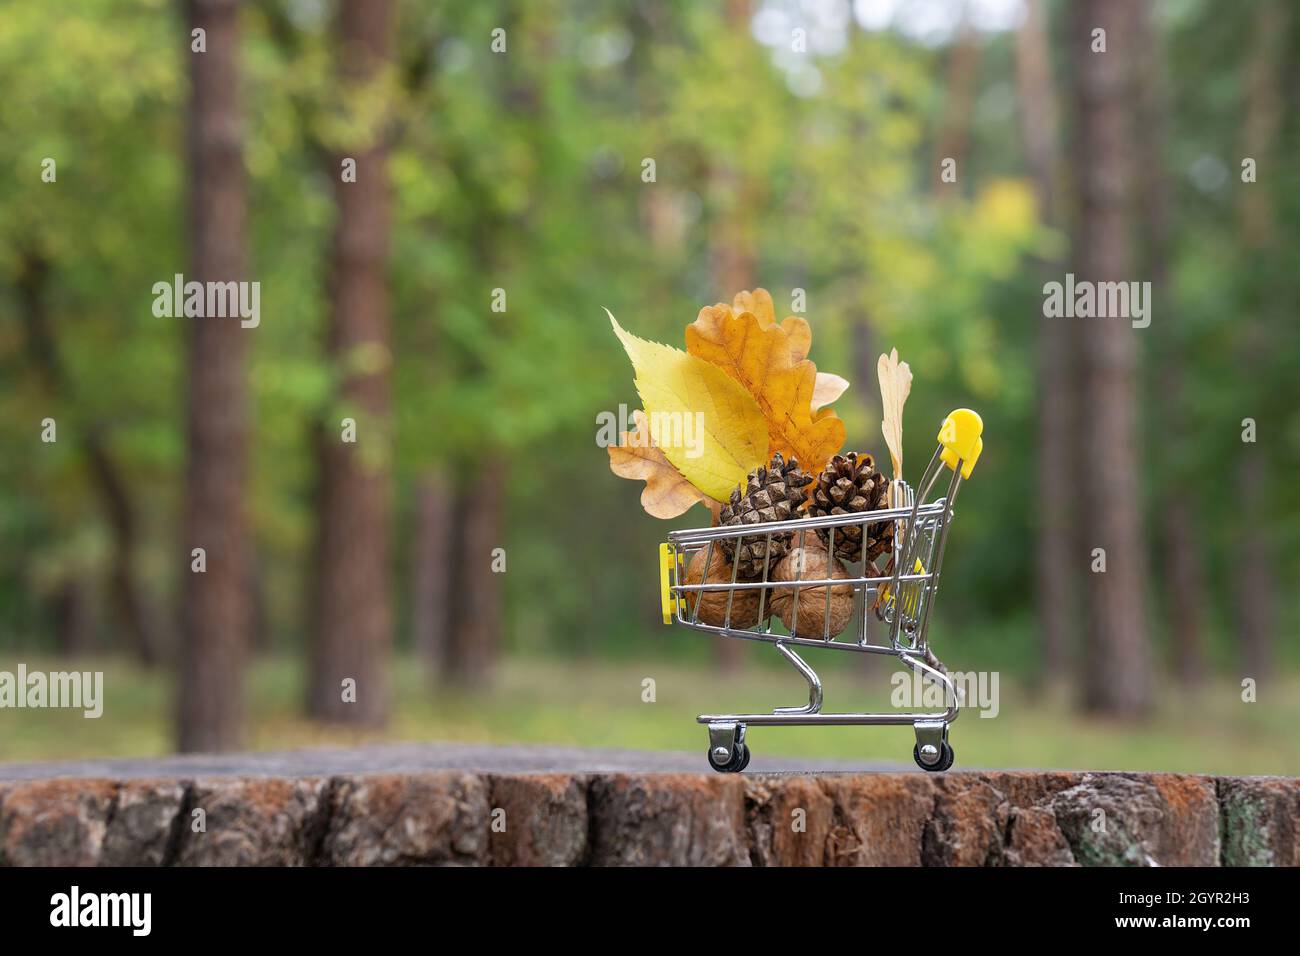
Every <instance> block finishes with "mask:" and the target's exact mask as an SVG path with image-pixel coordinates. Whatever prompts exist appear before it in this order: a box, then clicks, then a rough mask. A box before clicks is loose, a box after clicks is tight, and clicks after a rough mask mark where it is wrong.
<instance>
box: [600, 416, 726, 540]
mask: <svg viewBox="0 0 1300 956" xmlns="http://www.w3.org/2000/svg"><path fill="white" fill-rule="evenodd" d="M632 419H633V421H634V422H635V423H636V430H635V431H631V432H623V433H622V434H621V435H620V436H619V443H618V444H617V445H610V446H609V448H608V451H609V470H610V471H612V472H613V473H614V474H616V475H618V476H619V477H620V478H630V479H632V480H633V481H636V480H643V481H645V489H644V490H643V491H642V492H641V507H642V508H644V509H645V510H646V514H648V515H651V516H653V517H655V518H676V517H677V516H678V515H679V514H681V513H682V512H684V511H686V510H687V509H688V508H690V507H691V505H693V504H695V503H696V502H700V503H702V504H704V505H705V507H707V508H709V510H710V511H716V510H717V509H718V508H720V507H721V504H720V503H719V502H717V501H714V500H713V499H712V498H710V497H709V496H708V495H706V494H704V492H702V491H700V489H698V488H696V487H695V486H694V485H693V484H691V483H690V482H689V481H687V480H686V478H685V476H684V475H682V473H681V472H680V471H678V470H677V468H676V466H675V465H673V463H672V462H671V461H669V460H668V459H667V458H666V457H664V453H663V451H662V449H660V448H658V447H657V446H656V445H655V443H654V438H653V436H651V434H650V419H648V418H647V417H646V414H645V412H643V411H641V410H640V409H637V410H636V411H635V412H633V413H632Z"/></svg>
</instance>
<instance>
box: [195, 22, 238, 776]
mask: <svg viewBox="0 0 1300 956" xmlns="http://www.w3.org/2000/svg"><path fill="white" fill-rule="evenodd" d="M187 10H188V26H189V28H190V29H191V30H193V29H195V28H202V29H203V30H204V31H205V32H206V52H204V53H189V54H187V55H188V56H189V61H190V78H191V97H192V102H191V109H190V129H189V153H190V156H189V161H190V230H191V245H192V256H193V263H192V266H191V275H190V276H188V277H187V278H188V279H189V280H190V281H198V282H209V281H216V282H226V281H244V280H246V279H247V278H248V276H247V274H246V272H245V262H244V188H245V187H244V165H243V154H242V141H241V129H240V105H239V93H238V74H239V70H238V63H237V59H238V53H239V47H238V23H237V15H238V5H237V4H236V3H234V2H233V0H189V3H188V5H187ZM187 41H188V37H187ZM187 322H188V324H189V326H190V359H189V410H188V432H189V467H188V471H187V475H186V502H185V516H184V552H183V554H182V555H180V556H179V557H180V558H181V560H183V561H184V565H183V566H184V569H185V570H184V586H183V589H182V597H181V635H182V652H181V667H180V699H179V727H178V730H179V733H178V746H179V748H180V749H181V750H183V751H200V750H204V751H207V750H227V749H232V748H234V747H237V746H238V745H239V743H240V740H241V735H242V723H243V714H244V667H245V658H246V655H247V645H248V632H249V625H250V602H249V594H248V559H249V542H248V535H247V526H246V516H245V508H244V502H245V501H246V499H247V495H246V488H247V482H246V478H247V475H246V472H247V463H246V456H247V437H248V427H247V409H246V395H245V382H244V353H245V348H246V342H247V336H248V335H249V334H250V333H249V331H248V330H246V329H244V328H241V326H240V323H239V322H238V321H235V320H231V319H228V318H227V319H223V318H214V317H208V318H199V319H193V320H187ZM195 548H202V549H204V551H205V560H206V570H205V571H203V572H195V571H193V570H191V567H192V564H191V562H192V558H191V553H192V551H193V549H195Z"/></svg>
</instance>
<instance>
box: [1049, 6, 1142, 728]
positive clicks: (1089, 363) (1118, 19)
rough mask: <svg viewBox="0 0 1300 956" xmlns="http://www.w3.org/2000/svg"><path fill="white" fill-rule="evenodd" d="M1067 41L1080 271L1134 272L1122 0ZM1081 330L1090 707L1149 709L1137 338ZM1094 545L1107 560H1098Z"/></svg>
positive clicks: (1081, 20)
mask: <svg viewBox="0 0 1300 956" xmlns="http://www.w3.org/2000/svg"><path fill="white" fill-rule="evenodd" d="M1073 10H1074V11H1075V14H1076V20H1075V22H1074V29H1073V31H1072V33H1073V37H1072V41H1071V42H1072V44H1073V45H1074V48H1075V51H1076V53H1077V55H1078V61H1077V64H1076V71H1075V83H1076V90H1075V93H1076V97H1077V112H1078V124H1079V125H1078V130H1077V141H1076V143H1075V155H1076V157H1077V162H1078V171H1079V185H1078V194H1079V201H1080V207H1081V208H1080V211H1079V228H1078V241H1077V246H1076V253H1075V264H1076V272H1077V274H1078V276H1077V278H1078V279H1079V280H1086V281H1092V282H1128V281H1130V280H1131V279H1133V278H1134V275H1133V256H1132V245H1131V241H1130V238H1131V237H1130V222H1129V215H1128V211H1129V203H1130V182H1131V169H1132V162H1133V144H1132V140H1131V137H1132V132H1133V131H1132V129H1131V122H1132V119H1133V117H1132V115H1131V112H1130V103H1131V94H1132V83H1131V77H1132V64H1133V61H1134V58H1135V56H1136V55H1137V53H1138V51H1136V50H1135V49H1134V43H1133V36H1132V32H1131V23H1132V15H1131V8H1130V7H1129V4H1128V3H1127V0H1080V2H1079V3H1078V4H1076V5H1075V6H1074V7H1073ZM1097 27H1102V28H1104V29H1105V31H1106V50H1105V52H1097V53H1094V52H1092V50H1091V45H1092V42H1093V40H1092V31H1093V29H1094V28H1097ZM1058 321H1074V322H1076V323H1086V324H1087V327H1086V328H1080V329H1079V333H1080V335H1079V345H1080V359H1081V361H1082V371H1083V374H1082V390H1081V395H1082V405H1081V413H1082V414H1081V424H1082V428H1081V432H1082V439H1083V440H1082V449H1083V454H1084V458H1083V462H1082V464H1081V465H1080V466H1079V468H1078V469H1077V470H1076V474H1075V475H1074V476H1073V478H1074V481H1073V485H1074V487H1076V488H1078V489H1079V492H1080V503H1081V505H1082V515H1081V522H1080V527H1081V528H1082V536H1083V543H1084V548H1085V549H1086V553H1085V554H1083V555H1078V556H1077V558H1076V561H1077V566H1078V567H1079V568H1081V569H1082V570H1083V573H1084V577H1085V579H1086V582H1087V583H1086V586H1085V593H1086V595H1087V599H1088V612H1089V613H1088V623H1087V630H1086V634H1087V641H1086V643H1087V665H1086V667H1085V670H1084V673H1085V687H1084V706H1085V707H1086V708H1087V709H1088V710H1090V711H1093V712H1097V713H1105V714H1111V715H1115V716H1137V715H1141V714H1144V713H1146V712H1147V711H1148V710H1149V709H1150V707H1151V703H1152V696H1151V665H1150V659H1149V658H1150V654H1149V649H1148V644H1147V631H1146V623H1147V622H1146V543H1145V537H1144V534H1143V529H1142V512H1141V508H1140V493H1141V490H1140V487H1139V482H1138V444H1137V423H1136V420H1135V419H1136V389H1137V370H1136V364H1137V342H1136V340H1135V338H1134V336H1135V330H1134V329H1133V328H1132V326H1131V320H1130V319H1127V318H1123V317H1118V318H1106V319H1099V318H1090V319H1074V320H1068V319H1060V320H1058ZM1096 549H1102V550H1103V551H1104V560H1105V570H1104V571H1102V570H1095V567H1096V565H1095V562H1096V561H1097V560H1098V558H1097V557H1096V555H1097V554H1098V552H1097V551H1096Z"/></svg>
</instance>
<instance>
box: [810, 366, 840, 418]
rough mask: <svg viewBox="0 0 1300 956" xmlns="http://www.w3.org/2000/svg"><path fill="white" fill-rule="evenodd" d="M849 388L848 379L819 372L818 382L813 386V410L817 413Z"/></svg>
mask: <svg viewBox="0 0 1300 956" xmlns="http://www.w3.org/2000/svg"><path fill="white" fill-rule="evenodd" d="M848 387H849V383H848V380H847V379H843V378H840V377H839V376H838V375H836V374H834V373H833V372H818V373H817V382H816V384H815V385H813V397H812V409H813V411H817V409H819V408H821V407H822V406H823V405H829V404H830V403H831V402H833V401H835V400H836V399H837V398H839V397H840V396H841V395H843V394H844V391H845V389H847V388H848Z"/></svg>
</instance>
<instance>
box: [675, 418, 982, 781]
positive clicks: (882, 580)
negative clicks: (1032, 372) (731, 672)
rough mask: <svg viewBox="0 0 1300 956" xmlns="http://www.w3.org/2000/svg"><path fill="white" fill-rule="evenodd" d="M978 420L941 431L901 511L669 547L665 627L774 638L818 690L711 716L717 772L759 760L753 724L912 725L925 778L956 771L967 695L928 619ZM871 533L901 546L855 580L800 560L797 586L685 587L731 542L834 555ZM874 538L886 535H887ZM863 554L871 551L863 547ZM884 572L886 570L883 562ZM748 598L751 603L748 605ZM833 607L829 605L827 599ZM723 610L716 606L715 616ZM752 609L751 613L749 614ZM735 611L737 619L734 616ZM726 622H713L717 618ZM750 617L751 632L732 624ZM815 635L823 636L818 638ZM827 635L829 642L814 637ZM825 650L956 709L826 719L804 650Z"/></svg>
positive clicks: (715, 533)
mask: <svg viewBox="0 0 1300 956" xmlns="http://www.w3.org/2000/svg"><path fill="white" fill-rule="evenodd" d="M983 428H984V426H983V422H981V421H980V417H979V416H978V415H977V414H976V413H975V412H972V411H970V410H969V409H958V410H956V411H954V412H952V413H951V414H950V415H949V416H948V417H947V418H945V419H944V421H943V424H942V426H941V427H940V430H939V437H938V442H939V445H938V448H936V449H935V452H934V455H933V457H931V459H930V463H929V465H928V466H927V467H926V469H925V473H924V474H923V475H922V477H921V480H920V482H919V483H918V485H917V490H916V491H915V492H914V491H913V489H912V488H911V487H910V486H909V485H908V484H907V483H906V482H904V481H897V480H896V481H894V482H893V483H892V484H891V486H890V498H889V501H890V503H891V507H890V508H888V509H886V510H880V511H872V512H869V513H868V514H865V515H864V514H850V515H834V516H827V517H819V518H800V519H795V520H794V521H774V522H767V523H763V524H752V525H745V526H744V528H743V529H742V530H737V529H735V528H730V527H728V528H722V527H716V528H693V529H690V530H686V531H674V532H670V533H669V535H668V541H667V542H666V543H664V544H662V545H660V583H661V591H662V598H663V611H664V623H665V624H667V623H671V622H672V621H674V620H675V621H676V622H677V623H678V624H683V625H685V626H686V627H689V628H692V629H694V630H697V631H704V632H707V633H712V634H717V635H720V636H722V637H727V638H737V639H740V640H747V641H764V642H766V643H769V644H774V645H775V646H776V649H777V650H778V651H779V652H780V653H781V654H782V656H784V657H785V658H786V660H787V661H789V662H790V664H792V665H793V666H794V668H795V669H796V670H797V671H798V672H799V673H800V674H801V675H803V677H804V679H805V680H806V681H807V682H808V703H807V704H805V705H802V706H799V707H778V708H776V709H774V710H773V711H772V712H771V713H762V714H703V715H701V716H700V717H698V718H697V720H698V721H699V722H700V723H701V724H706V725H708V729H709V753H708V759H709V764H710V765H711V766H712V767H713V768H714V769H715V770H718V771H721V772H724V773H726V772H737V771H740V770H744V769H745V767H746V766H747V765H748V763H749V757H750V751H749V746H748V744H747V743H746V741H745V734H746V730H747V727H748V725H750V724H753V725H755V726H805V725H812V724H815V725H821V726H827V725H882V724H895V725H904V724H911V725H912V727H913V729H914V731H915V734H916V746H915V747H914V748H913V757H914V759H915V760H916V762H917V764H919V765H920V766H921V767H922V768H923V769H925V770H931V771H941V770H947V769H948V768H949V767H951V766H952V763H953V750H952V747H951V745H950V744H949V743H948V726H949V724H951V723H952V722H953V721H954V720H956V719H957V715H958V707H959V700H958V695H957V689H956V686H955V685H954V683H953V681H952V679H951V678H950V677H949V676H948V673H947V671H946V669H945V668H944V667H943V665H942V663H940V662H939V660H938V658H936V657H935V656H934V654H933V653H932V652H931V650H930V645H929V640H928V632H929V625H930V616H931V612H932V611H933V608H934V601H935V597H936V596H937V594H938V590H939V573H940V570H941V568H942V566H943V553H944V545H945V543H946V541H947V537H948V528H949V526H950V524H951V521H952V517H953V505H954V503H955V502H956V500H957V493H958V491H959V490H960V488H961V484H962V482H963V480H965V479H966V478H968V477H970V474H971V471H972V469H973V468H974V466H975V462H976V460H977V459H978V458H979V455H980V452H981V451H982V449H983V446H984V443H983V440H982V439H981V437H980V435H981V433H982V432H983ZM945 466H946V467H947V468H949V469H950V470H951V471H952V477H951V479H950V480H949V481H948V484H947V490H946V493H945V494H944V495H943V497H940V498H935V499H933V500H929V499H930V496H931V494H932V493H933V492H934V490H935V488H936V486H937V485H938V483H939V477H940V474H941V473H942V470H943V468H944V467H945ZM850 525H856V526H858V527H859V528H861V533H862V540H863V541H866V540H868V539H869V538H870V537H873V535H872V534H871V533H870V532H871V531H872V530H875V531H876V532H879V531H880V530H881V527H882V525H892V532H893V534H892V547H891V548H890V549H889V550H888V551H886V552H885V554H883V555H881V556H879V557H877V558H876V559H875V561H868V560H867V559H866V557H865V555H864V556H863V557H861V558H859V559H858V561H856V562H854V563H853V564H852V565H850V566H849V567H848V568H847V569H846V570H847V576H846V577H836V576H832V577H822V578H805V577H804V573H803V572H804V570H805V568H804V565H803V564H801V563H800V562H799V561H794V562H792V563H793V565H794V567H795V576H794V578H793V580H789V581H781V580H775V579H774V578H773V576H772V571H773V569H772V568H771V567H769V566H768V562H765V563H764V567H763V572H762V574H761V576H759V577H756V578H755V579H752V580H749V579H742V578H741V577H740V576H739V573H738V571H739V568H738V565H733V566H732V573H731V574H732V576H731V580H730V581H729V582H725V581H724V582H716V581H715V582H711V583H704V582H701V583H696V584H687V583H685V582H686V568H687V567H688V566H689V565H690V563H691V561H692V559H693V558H695V557H696V555H697V554H699V553H700V552H701V551H703V552H704V553H705V558H704V562H703V565H702V566H703V567H705V568H708V567H711V566H712V565H711V562H712V560H713V552H714V551H715V550H716V549H720V548H722V542H723V541H724V540H728V541H729V542H730V544H731V545H732V546H733V550H734V549H735V548H739V547H740V545H741V541H742V539H744V540H745V541H747V542H749V541H754V540H755V539H765V541H766V545H767V546H766V548H765V551H764V553H766V554H770V553H771V542H772V536H773V535H775V534H789V533H791V532H793V546H794V547H796V548H800V547H802V546H803V545H804V543H805V542H807V543H811V542H813V541H814V540H815V539H817V538H818V537H819V536H820V533H822V532H824V533H825V536H826V538H825V545H826V549H827V550H828V551H829V552H830V553H832V554H833V553H834V549H835V539H836V536H837V535H840V534H843V533H844V530H843V529H845V528H846V527H848V526H850ZM875 536H876V537H880V536H881V535H879V534H877V535H875ZM863 550H864V552H865V550H866V549H865V548H864V549H863ZM882 562H883V568H881V567H878V566H877V565H880V564H882ZM755 590H756V591H758V593H759V603H758V612H757V617H756V621H754V620H750V619H751V618H753V617H754V615H752V614H751V613H741V612H740V611H741V609H740V606H739V605H737V604H736V599H737V596H738V595H740V594H741V593H742V592H751V591H755ZM849 590H851V592H852V602H853V605H852V608H853V609H852V613H851V616H850V617H849V619H848V622H847V624H845V625H844V626H843V627H841V628H839V629H837V630H836V632H835V633H832V630H831V628H832V621H833V615H832V613H831V601H832V600H833V595H835V596H840V597H843V596H844V595H845V594H847V592H848V591H849ZM706 592H713V593H717V592H722V593H725V594H726V603H725V605H724V606H723V612H722V623H721V624H708V623H704V622H702V621H701V620H700V619H699V618H700V611H701V606H702V604H703V602H704V599H705V594H706ZM782 594H788V595H789V599H788V600H789V614H790V619H789V621H788V622H787V623H788V624H789V627H788V628H787V627H785V626H784V625H783V624H782V623H781V621H779V620H777V619H776V618H775V616H774V615H773V614H772V613H771V605H772V602H773V599H774V598H775V599H777V600H780V599H781V598H780V595H782ZM801 598H802V599H803V600H804V601H805V620H809V619H811V620H812V621H814V622H820V623H819V624H817V626H816V627H813V628H808V627H801V626H800V624H799V601H800V599H801ZM746 600H747V599H746ZM823 601H824V606H822V605H821V602H823ZM716 606H717V605H716V604H715V605H713V607H715V608H716ZM746 606H748V605H746ZM733 608H734V609H735V610H736V612H737V613H736V614H735V615H733ZM712 616H715V617H716V614H715V615H712ZM741 619H743V623H747V624H749V625H750V626H733V622H736V621H740V620H741ZM810 630H811V631H812V632H813V633H811V634H810V633H809V632H810ZM817 630H820V631H821V633H820V634H817V633H815V632H816V631H817ZM810 647H816V648H824V649H834V650H840V651H850V652H856V653H861V654H892V655H894V656H896V657H898V658H899V659H900V660H901V661H902V662H903V663H904V664H906V665H907V666H908V667H909V668H911V669H913V670H917V671H920V672H922V674H923V675H925V676H927V677H930V678H932V679H933V680H936V681H938V682H939V683H940V684H941V685H942V686H943V688H944V700H945V702H946V703H947V708H946V709H945V710H943V711H940V712H931V713H915V712H901V711H900V712H894V713H879V714H872V713H836V714H823V713H822V712H821V707H822V683H821V680H820V678H818V676H817V674H816V672H815V671H814V670H813V669H812V668H811V667H810V666H809V665H808V663H807V662H806V661H805V660H804V659H803V658H802V657H801V656H800V655H799V654H798V652H797V651H796V650H795V648H810Z"/></svg>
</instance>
